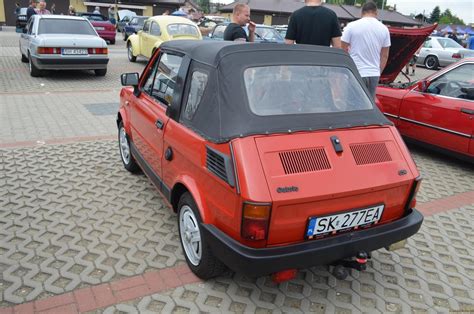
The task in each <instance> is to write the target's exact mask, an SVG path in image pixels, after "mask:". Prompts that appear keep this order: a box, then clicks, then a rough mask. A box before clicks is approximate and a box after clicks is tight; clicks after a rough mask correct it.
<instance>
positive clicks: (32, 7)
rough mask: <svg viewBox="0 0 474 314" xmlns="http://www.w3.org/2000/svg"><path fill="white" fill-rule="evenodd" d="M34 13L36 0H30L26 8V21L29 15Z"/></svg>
mask: <svg viewBox="0 0 474 314" xmlns="http://www.w3.org/2000/svg"><path fill="white" fill-rule="evenodd" d="M35 14H36V0H31V1H30V5H29V6H28V9H27V10H26V20H27V21H28V20H29V19H30V17H31V16H33V15H35Z"/></svg>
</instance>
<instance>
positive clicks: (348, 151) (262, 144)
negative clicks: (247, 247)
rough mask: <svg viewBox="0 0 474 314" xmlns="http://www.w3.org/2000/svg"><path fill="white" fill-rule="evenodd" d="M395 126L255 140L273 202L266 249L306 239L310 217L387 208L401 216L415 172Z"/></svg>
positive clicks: (385, 216) (389, 213)
mask: <svg viewBox="0 0 474 314" xmlns="http://www.w3.org/2000/svg"><path fill="white" fill-rule="evenodd" d="M391 129H392V127H368V128H363V129H362V128H361V129H351V130H336V131H331V132H314V133H301V134H291V135H280V136H268V137H257V138H255V142H256V145H257V149H258V152H259V155H260V158H261V161H262V165H263V169H264V172H265V176H266V179H267V184H268V187H269V190H270V194H271V197H272V201H273V207H272V213H271V222H270V229H269V239H268V244H269V245H272V244H279V243H290V242H297V241H302V240H304V234H305V228H306V224H307V222H308V218H309V217H312V216H326V215H332V214H335V213H338V212H344V211H349V210H354V209H360V208H368V207H371V206H375V205H380V204H384V214H383V217H382V219H381V222H384V221H388V220H394V219H396V218H398V217H400V216H401V215H402V214H403V209H404V204H405V202H406V200H407V197H408V194H409V188H410V184H411V181H412V180H413V179H414V177H415V176H416V174H414V173H412V171H411V168H410V167H409V164H408V162H407V161H406V159H405V157H404V156H403V154H402V150H400V149H399V147H398V145H399V144H398V143H397V140H396V139H395V137H394V136H393V134H392V130H391Z"/></svg>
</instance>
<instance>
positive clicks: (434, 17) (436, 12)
mask: <svg viewBox="0 0 474 314" xmlns="http://www.w3.org/2000/svg"><path fill="white" fill-rule="evenodd" d="M440 15H441V10H440V9H439V6H438V5H437V6H435V7H434V9H433V11H432V12H431V14H430V19H429V20H428V21H429V22H430V23H431V24H434V23H439V18H440Z"/></svg>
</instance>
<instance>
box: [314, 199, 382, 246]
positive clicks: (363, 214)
mask: <svg viewBox="0 0 474 314" xmlns="http://www.w3.org/2000/svg"><path fill="white" fill-rule="evenodd" d="M384 207H385V205H377V206H373V207H369V208H364V209H359V210H354V211H350V212H345V213H342V214H337V215H330V216H323V217H310V218H309V220H308V227H307V229H306V238H307V239H313V238H315V237H323V236H326V235H330V234H336V233H338V232H342V231H348V230H356V229H359V228H366V227H369V226H371V225H374V224H377V223H378V222H379V221H380V218H381V217H382V213H383V210H384Z"/></svg>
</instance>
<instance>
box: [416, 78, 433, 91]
mask: <svg viewBox="0 0 474 314" xmlns="http://www.w3.org/2000/svg"><path fill="white" fill-rule="evenodd" d="M416 86H417V88H418V90H419V91H420V92H422V93H425V92H426V91H427V90H428V87H429V86H430V82H429V81H426V80H420V81H418V83H416Z"/></svg>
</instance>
